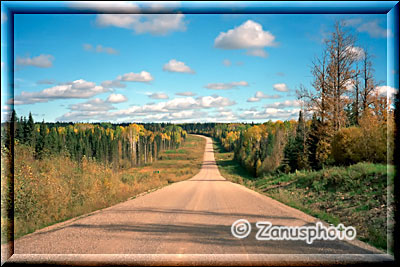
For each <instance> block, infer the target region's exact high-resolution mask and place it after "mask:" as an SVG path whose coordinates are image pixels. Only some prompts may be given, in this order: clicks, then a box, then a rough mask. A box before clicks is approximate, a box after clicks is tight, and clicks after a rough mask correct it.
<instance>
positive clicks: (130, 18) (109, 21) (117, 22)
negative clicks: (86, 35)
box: [96, 14, 140, 29]
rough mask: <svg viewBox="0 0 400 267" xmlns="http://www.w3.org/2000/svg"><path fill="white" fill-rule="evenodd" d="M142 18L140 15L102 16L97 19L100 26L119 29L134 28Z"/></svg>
mask: <svg viewBox="0 0 400 267" xmlns="http://www.w3.org/2000/svg"><path fill="white" fill-rule="evenodd" d="M139 18H140V15H138V14H100V15H98V16H97V18H96V23H97V25H99V26H104V27H106V26H114V27H119V28H126V29H130V28H132V27H133V26H132V25H133V24H134V23H136V22H137V21H138V20H139Z"/></svg>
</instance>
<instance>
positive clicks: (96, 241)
mask: <svg viewBox="0 0 400 267" xmlns="http://www.w3.org/2000/svg"><path fill="white" fill-rule="evenodd" d="M205 138H206V139H207V142H206V149H205V154H204V162H203V166H202V169H201V171H200V172H199V173H198V174H197V175H196V176H194V177H193V178H191V179H189V180H186V181H183V182H178V183H174V184H171V185H168V186H166V187H164V188H162V189H159V190H157V191H154V192H151V193H148V194H145V195H142V196H140V197H137V198H134V199H131V200H128V201H126V202H123V203H120V204H117V205H115V206H112V207H109V208H106V209H103V210H99V211H96V212H93V213H90V214H87V215H84V216H80V217H78V218H75V219H72V220H69V221H66V222H63V223H60V224H56V225H53V226H50V227H47V228H44V229H41V230H39V231H36V232H35V233H32V234H29V235H26V236H24V237H22V238H19V239H18V240H16V241H15V243H14V253H15V254H14V255H13V256H12V258H11V260H14V261H30V260H32V261H34V260H35V259H36V260H41V261H46V259H47V260H50V259H52V256H51V255H27V254H75V256H74V255H69V256H70V257H69V256H68V257H69V258H68V257H66V255H64V256H62V255H58V257H59V260H62V261H67V260H68V259H75V260H79V259H81V258H78V257H82V256H79V255H77V254H143V255H137V257H141V259H142V260H145V259H146V257H148V254H159V255H160V257H164V258H165V257H166V258H165V259H164V261H163V263H164V264H165V263H168V262H169V263H171V262H173V261H172V260H171V259H172V258H171V257H175V256H176V257H178V258H174V259H178V261H179V259H181V260H182V259H187V260H189V258H188V257H189V255H192V258H191V260H192V261H193V260H194V258H193V257H200V258H198V260H204V259H205V258H204V257H201V255H193V254H215V255H219V254H225V256H224V255H220V257H221V259H222V258H225V260H226V262H229V261H232V260H235V259H237V257H239V258H238V259H242V260H248V261H251V260H252V259H256V258H257V257H258V259H259V261H258V262H260V261H261V262H262V259H264V260H265V261H267V262H271V257H275V258H274V259H275V262H274V263H275V264H276V263H285V262H287V261H289V262H290V260H294V261H296V260H300V261H301V260H303V261H302V262H303V264H304V263H305V262H307V263H313V260H314V261H316V262H322V261H323V259H328V257H331V258H329V259H328V262H331V263H332V262H338V261H340V259H342V260H344V261H345V262H351V260H356V261H362V260H367V261H368V260H372V261H374V260H375V261H376V260H378V261H380V260H391V258H390V257H387V255H385V254H379V253H380V252H379V251H378V250H376V249H373V248H372V247H370V246H368V245H366V244H364V243H362V242H360V241H353V242H345V241H314V242H313V243H312V244H310V245H309V244H307V243H306V242H305V241H258V240H256V239H255V235H256V230H257V228H256V226H255V223H256V222H257V221H270V222H271V223H272V224H273V225H284V226H303V225H310V226H311V225H315V223H316V222H317V219H316V218H314V217H312V216H309V215H307V214H305V213H303V212H301V211H299V210H296V209H293V208H291V207H288V206H286V205H284V204H282V203H280V202H278V201H275V200H273V199H271V198H269V197H266V196H264V195H261V194H259V193H257V192H254V191H252V190H250V189H248V188H246V187H244V186H241V185H238V184H235V183H231V182H229V181H227V180H226V179H225V178H224V177H222V176H221V174H220V173H219V171H218V167H217V165H216V163H215V159H214V152H213V147H212V141H211V139H210V138H208V137H205ZM238 219H246V220H248V221H249V222H250V223H251V226H252V228H253V230H252V231H251V233H250V235H249V236H248V237H247V238H243V239H238V238H235V237H234V236H232V234H231V225H232V223H233V222H235V221H236V220H238ZM19 254H24V255H19ZM145 254H147V256H146V255H145ZM166 254H170V255H166ZM177 254H178V255H177ZM231 254H236V255H233V256H232V257H230V256H229V255H231ZM238 254H239V255H238ZM256 254H269V255H270V256H268V255H264V258H262V257H261V256H260V255H256ZM287 254H293V255H297V256H293V255H287ZM312 254H314V256H313V255H312ZM315 254H320V255H315ZM327 254H331V255H330V256H329V255H327ZM345 254H346V255H345ZM354 254H357V255H354ZM361 254H363V255H364V256H363V255H361ZM371 254H372V255H371ZM252 255H253V258H252ZM279 255H281V256H279ZM324 255H327V256H326V257H324ZM352 255H353V256H354V257H353V258H352ZM54 256H55V255H54ZM93 256H94V257H96V256H95V255H92V256H90V255H88V257H89V258H90V257H93ZM104 256H105V255H98V257H104ZM106 256H107V255H106ZM204 256H205V255H204ZM110 257H114V258H112V259H111V261H114V262H115V261H117V260H118V259H122V260H123V259H125V260H127V261H128V262H129V257H128V258H126V256H123V255H121V257H125V258H121V257H119V258H118V257H117V258H115V255H114V256H112V255H110ZM260 257H261V258H260ZM313 257H314V258H313ZM210 258H212V261H213V262H214V263H215V261H218V259H216V258H215V257H211V256H210ZM53 259H54V257H53ZM152 259H153V260H154V259H155V258H154V257H153V258H152ZM168 259H169V261H168ZM268 259H269V261H268ZM276 259H280V260H276ZM81 260H82V259H81ZM92 260H93V261H95V260H96V258H92ZM285 260H286V261H285ZM329 260H330V261H329ZM194 261H195V260H194ZM135 262H136V263H137V261H135ZM204 263H207V262H204V261H203V262H202V264H204ZM208 263H209V264H210V262H208Z"/></svg>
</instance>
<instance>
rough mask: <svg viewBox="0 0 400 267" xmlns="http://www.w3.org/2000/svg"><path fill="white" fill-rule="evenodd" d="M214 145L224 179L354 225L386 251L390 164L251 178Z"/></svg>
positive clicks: (359, 234)
mask: <svg viewBox="0 0 400 267" xmlns="http://www.w3.org/2000/svg"><path fill="white" fill-rule="evenodd" d="M214 149H215V159H216V161H217V165H218V167H219V170H220V172H221V174H222V176H224V177H225V178H227V179H228V180H230V181H232V182H236V183H239V184H243V185H245V186H247V187H249V188H251V189H253V190H256V191H258V192H259V193H261V194H265V195H267V196H270V197H272V198H274V199H276V200H278V201H280V202H282V203H284V204H286V205H288V206H291V207H294V208H296V209H299V210H302V211H303V212H305V213H308V214H310V215H312V216H314V217H317V218H319V219H321V220H323V221H326V222H328V223H331V224H334V225H337V224H339V223H343V224H344V225H345V226H353V227H355V228H356V230H357V237H358V238H359V239H360V240H362V241H365V242H368V243H370V244H371V245H373V246H375V247H377V248H380V249H383V250H386V249H388V247H387V216H386V215H387V207H388V203H387V189H388V186H387V180H388V181H389V188H391V184H392V183H393V179H394V178H393V177H394V170H393V166H391V165H389V166H387V165H383V164H373V163H358V164H355V165H351V166H347V167H328V168H325V169H323V170H320V171H297V172H295V173H290V174H284V173H281V174H275V175H266V176H264V177H260V178H253V177H252V176H251V175H249V174H248V173H247V172H246V170H245V169H244V168H243V167H241V166H240V165H239V164H238V163H237V162H236V161H235V160H234V159H233V152H226V151H224V150H223V148H221V146H220V145H219V144H218V143H216V142H214ZM389 252H390V251H389Z"/></svg>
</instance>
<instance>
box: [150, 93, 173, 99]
mask: <svg viewBox="0 0 400 267" xmlns="http://www.w3.org/2000/svg"><path fill="white" fill-rule="evenodd" d="M149 97H150V98H151V99H168V98H169V96H168V95H167V94H165V93H153V94H150V95H149Z"/></svg>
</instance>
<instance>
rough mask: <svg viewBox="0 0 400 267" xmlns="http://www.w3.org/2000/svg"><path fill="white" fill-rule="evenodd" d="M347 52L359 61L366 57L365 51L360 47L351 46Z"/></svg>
mask: <svg viewBox="0 0 400 267" xmlns="http://www.w3.org/2000/svg"><path fill="white" fill-rule="evenodd" d="M346 51H347V52H348V53H349V54H352V55H353V56H354V57H355V58H356V59H357V60H360V59H362V58H363V57H364V49H362V48H361V47H358V46H349V47H347V48H346Z"/></svg>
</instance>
